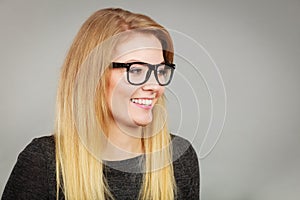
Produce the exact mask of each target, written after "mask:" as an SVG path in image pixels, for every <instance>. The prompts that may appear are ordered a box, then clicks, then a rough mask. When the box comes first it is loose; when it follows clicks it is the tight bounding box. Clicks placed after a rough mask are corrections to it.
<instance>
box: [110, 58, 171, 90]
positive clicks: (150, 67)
mask: <svg viewBox="0 0 300 200" xmlns="http://www.w3.org/2000/svg"><path fill="white" fill-rule="evenodd" d="M134 64H139V65H145V66H147V67H148V71H147V74H146V78H145V81H143V82H142V83H132V82H131V81H130V79H129V73H128V72H129V69H130V66H131V65H134ZM161 65H166V66H168V67H170V69H171V74H170V79H169V81H168V82H166V83H163V84H162V83H160V82H159V79H158V76H157V68H158V67H159V66H161ZM112 68H126V72H127V81H128V82H129V83H130V84H132V85H142V84H144V83H146V82H147V81H148V80H149V78H150V76H151V73H152V71H154V76H155V79H156V81H157V83H158V84H159V85H160V86H166V85H168V84H170V82H171V80H172V78H173V73H174V70H175V64H173V63H159V64H154V65H152V64H149V63H144V62H130V63H119V62H112Z"/></svg>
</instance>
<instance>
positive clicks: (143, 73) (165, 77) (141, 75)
mask: <svg viewBox="0 0 300 200" xmlns="http://www.w3.org/2000/svg"><path fill="white" fill-rule="evenodd" d="M112 68H126V69H127V80H128V82H129V83H130V84H132V85H142V84H144V83H146V82H147V81H148V80H149V78H150V76H151V72H152V71H154V76H155V78H156V81H157V82H158V84H159V85H161V86H165V85H168V84H169V83H170V82H171V80H172V77H173V72H174V69H175V64H171V63H160V64H156V65H152V64H149V63H144V62H131V63H118V62H113V63H112Z"/></svg>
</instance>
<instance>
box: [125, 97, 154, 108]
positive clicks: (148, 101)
mask: <svg viewBox="0 0 300 200" xmlns="http://www.w3.org/2000/svg"><path fill="white" fill-rule="evenodd" d="M130 101H131V102H133V103H136V104H140V105H144V106H151V105H152V102H153V100H152V99H135V98H132V99H130Z"/></svg>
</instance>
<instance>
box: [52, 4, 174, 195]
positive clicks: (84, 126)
mask: <svg viewBox="0 0 300 200" xmlns="http://www.w3.org/2000/svg"><path fill="white" fill-rule="evenodd" d="M128 30H138V31H139V32H143V33H146V34H152V35H154V36H156V37H157V38H158V39H159V40H160V42H161V44H162V48H163V56H164V59H165V61H166V62H169V63H172V61H173V44H172V40H171V37H170V35H169V33H168V32H167V30H166V29H165V28H163V27H162V26H160V25H159V24H157V23H156V22H155V21H153V20H152V19H151V18H149V17H147V16H145V15H141V14H135V13H131V12H129V11H125V10H122V9H113V8H108V9H103V10H99V11H97V12H95V13H94V14H93V15H92V16H90V17H89V18H88V19H87V21H86V22H85V23H84V24H83V25H82V27H81V29H80V30H79V32H78V34H77V36H76V37H75V39H74V41H73V43H72V45H71V47H70V50H69V52H68V54H67V56H66V59H65V62H64V64H63V67H62V72H61V77H60V82H59V87H58V93H57V113H56V122H55V123H56V124H55V144H56V179H57V199H59V189H60V188H61V189H62V190H63V192H64V195H65V198H66V200H77V199H78V200H79V199H80V200H82V199H100V200H102V199H107V198H110V199H113V196H112V194H111V192H110V190H109V187H108V184H107V182H106V179H105V177H104V174H103V164H102V162H101V161H100V160H99V159H97V156H95V155H96V154H98V153H101V148H100V147H98V146H99V143H96V142H95V141H98V140H101V139H103V138H101V134H99V132H103V133H106V132H107V130H108V127H107V126H108V124H109V121H110V120H112V118H113V117H112V114H111V113H110V110H109V109H108V105H107V100H106V98H107V94H106V91H107V84H108V77H109V75H110V70H109V69H107V66H108V65H109V64H110V62H111V60H110V58H111V54H112V49H113V48H112V47H114V46H115V45H116V44H117V41H118V40H109V39H110V38H112V37H113V36H115V35H118V34H120V33H123V32H125V31H128ZM99 77H101V78H100V79H99ZM164 104H165V101H164V97H161V98H160V99H159V100H158V102H157V105H159V106H160V107H162V108H165V105H164ZM164 120H165V119H162V115H161V114H160V113H159V111H158V109H154V111H153V121H152V122H151V124H150V126H147V127H146V128H145V129H147V130H148V131H154V130H159V132H158V133H157V134H155V135H153V136H151V137H148V138H143V139H142V142H143V145H144V153H145V173H144V177H143V184H142V187H141V189H140V194H139V198H140V199H153V200H158V199H164V200H171V199H174V197H175V195H176V184H175V178H174V172H173V166H172V151H171V149H170V148H169V146H170V142H171V138H170V134H169V132H168V129H167V125H166V123H163V125H162V128H161V127H159V126H161V124H162V121H164ZM147 130H145V131H147ZM99 135H100V136H99ZM97 145H98V146H97Z"/></svg>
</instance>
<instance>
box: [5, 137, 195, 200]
mask: <svg viewBox="0 0 300 200" xmlns="http://www.w3.org/2000/svg"><path fill="white" fill-rule="evenodd" d="M172 146H173V168H174V176H175V180H176V185H177V195H176V199H189V200H191V199H199V164H198V158H197V155H196V152H195V150H194V148H193V147H192V145H191V144H190V143H189V142H188V141H187V140H185V139H183V138H182V137H179V136H173V137H172ZM141 160H143V156H138V157H135V158H130V159H126V160H121V161H106V162H104V171H103V173H104V176H105V177H106V179H107V183H108V186H109V189H110V191H111V193H112V194H113V196H114V198H115V199H116V200H118V199H120V200H121V199H122V200H123V199H138V195H139V191H140V188H141V185H142V179H143V173H142V172H138V170H136V171H126V170H122V167H126V168H127V169H134V168H136V167H137V166H140V164H141V163H142V162H141ZM59 192H60V197H61V198H60V199H64V194H63V192H62V191H61V190H60V191H59ZM10 199H11V200H19V199H30V200H35V199H38V200H46V199H47V200H55V199H56V169H55V142H54V137H53V136H44V137H40V138H36V139H34V140H33V141H32V142H31V143H30V144H29V145H27V147H26V148H25V149H24V150H23V151H22V152H21V153H20V154H19V156H18V160H17V162H16V164H15V166H14V168H13V171H12V172H11V175H10V177H9V179H8V182H7V184H6V186H5V189H4V192H3V195H2V200H10Z"/></svg>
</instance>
